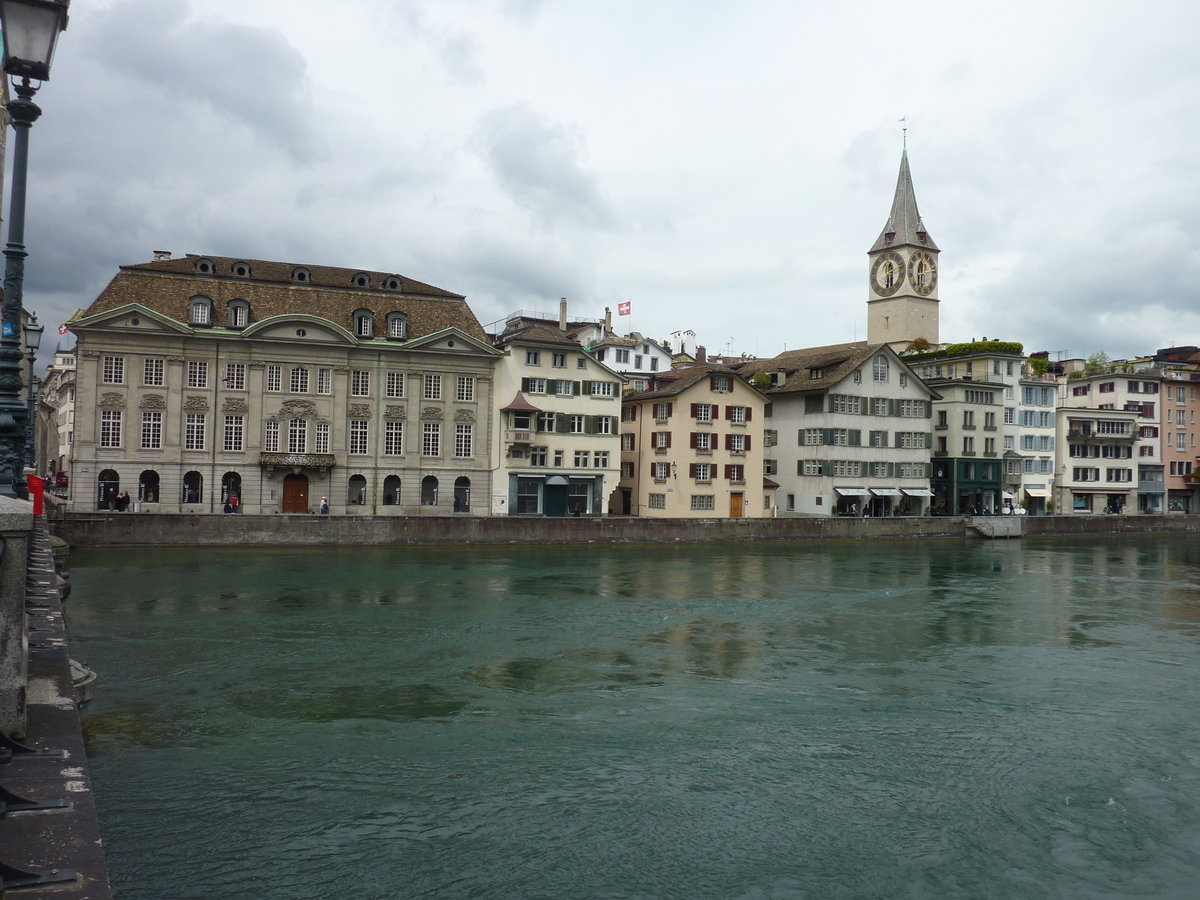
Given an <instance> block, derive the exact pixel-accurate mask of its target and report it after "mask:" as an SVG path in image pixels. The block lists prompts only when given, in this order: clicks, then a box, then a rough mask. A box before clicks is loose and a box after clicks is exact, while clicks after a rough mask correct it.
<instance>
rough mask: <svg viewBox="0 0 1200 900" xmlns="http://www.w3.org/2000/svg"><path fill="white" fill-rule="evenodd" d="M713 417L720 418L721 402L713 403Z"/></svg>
mask: <svg viewBox="0 0 1200 900" xmlns="http://www.w3.org/2000/svg"><path fill="white" fill-rule="evenodd" d="M712 417H713V418H714V419H719V418H721V407H720V405H719V404H716V403H714V404H713V405H712Z"/></svg>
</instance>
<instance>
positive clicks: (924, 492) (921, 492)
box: [901, 488, 933, 497]
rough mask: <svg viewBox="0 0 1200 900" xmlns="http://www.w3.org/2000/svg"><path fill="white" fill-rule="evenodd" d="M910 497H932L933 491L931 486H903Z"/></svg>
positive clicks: (903, 489)
mask: <svg viewBox="0 0 1200 900" xmlns="http://www.w3.org/2000/svg"><path fill="white" fill-rule="evenodd" d="M901 490H902V491H904V493H905V494H906V495H907V496H909V497H932V496H933V491H931V490H930V489H929V488H901Z"/></svg>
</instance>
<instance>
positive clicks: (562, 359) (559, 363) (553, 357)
mask: <svg viewBox="0 0 1200 900" xmlns="http://www.w3.org/2000/svg"><path fill="white" fill-rule="evenodd" d="M550 365H552V366H554V368H556V369H565V368H566V367H567V354H565V353H551V354H550Z"/></svg>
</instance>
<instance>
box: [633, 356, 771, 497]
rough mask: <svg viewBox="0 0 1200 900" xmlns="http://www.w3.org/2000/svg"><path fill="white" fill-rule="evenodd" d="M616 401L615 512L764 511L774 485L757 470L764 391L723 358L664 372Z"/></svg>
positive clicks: (760, 455)
mask: <svg viewBox="0 0 1200 900" xmlns="http://www.w3.org/2000/svg"><path fill="white" fill-rule="evenodd" d="M651 386H652V388H653V389H652V390H647V391H642V392H639V393H633V394H630V395H629V396H627V397H626V398H625V399H624V401H623V402H622V404H621V480H620V483H619V485H618V487H617V491H616V493H615V495H614V496H613V498H612V501H611V509H612V511H613V512H615V513H618V514H621V515H635V516H659V517H663V518H743V517H745V518H764V517H769V516H771V515H773V513H774V498H773V494H774V490H775V488H774V486H772V485H768V484H766V483H764V477H763V474H762V472H763V420H764V412H765V407H766V402H767V400H766V397H764V396H763V394H761V393H760V392H759V391H757V390H755V389H754V388H753V387H751V386H750V384H749V382H748V381H746V380H745V379H744V378H743V377H742V376H741V375H739V374H738V373H737V372H735V371H734V370H732V369H729V368H725V367H723V366H712V365H704V366H693V367H691V368H687V369H678V370H675V371H672V372H668V373H664V374H663V375H661V376H659V378H658V379H656V380H655V381H654V382H652V385H651Z"/></svg>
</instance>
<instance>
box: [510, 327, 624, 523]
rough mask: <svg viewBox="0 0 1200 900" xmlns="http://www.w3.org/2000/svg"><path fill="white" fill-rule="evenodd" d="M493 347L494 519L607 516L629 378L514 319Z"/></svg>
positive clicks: (575, 345)
mask: <svg viewBox="0 0 1200 900" xmlns="http://www.w3.org/2000/svg"><path fill="white" fill-rule="evenodd" d="M495 343H496V346H498V347H499V348H500V349H501V350H503V352H504V356H503V357H502V358H501V359H500V361H499V363H498V364H497V367H496V399H497V400H498V401H499V402H498V404H497V405H498V407H499V408H498V409H497V410H496V414H495V415H496V423H495V428H496V440H495V441H494V442H493V450H492V455H493V465H494V467H495V476H494V479H493V498H492V513H493V514H494V515H506V514H507V515H526V516H536V515H541V516H568V515H569V516H574V515H579V516H590V515H602V514H603V513H604V512H605V510H606V503H607V498H608V495H609V494H610V493H611V492H612V490H613V488H614V486H615V485H616V483H617V479H618V477H619V472H620V443H619V442H620V434H619V433H620V416H621V389H622V387H623V386H624V379H623V378H621V376H620V375H618V374H617V373H616V372H614V371H613V370H612V369H610V368H608V367H607V366H605V365H604V364H602V363H599V362H597V361H596V360H595V359H593V358H592V357H591V356H589V355H588V354H587V353H586V352H585V351H584V349H583V347H582V346H581V345H580V343H579V342H578V341H577V340H575V338H573V337H571V336H570V335H569V333H568V331H567V330H564V329H563V328H559V327H555V326H553V325H550V324H548V323H546V322H545V321H542V320H527V319H522V318H521V317H519V316H516V317H511V318H510V319H509V320H508V322H507V325H506V327H505V330H504V332H503V333H502V334H500V335H499V336H498V337H497V338H496V341H495Z"/></svg>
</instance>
